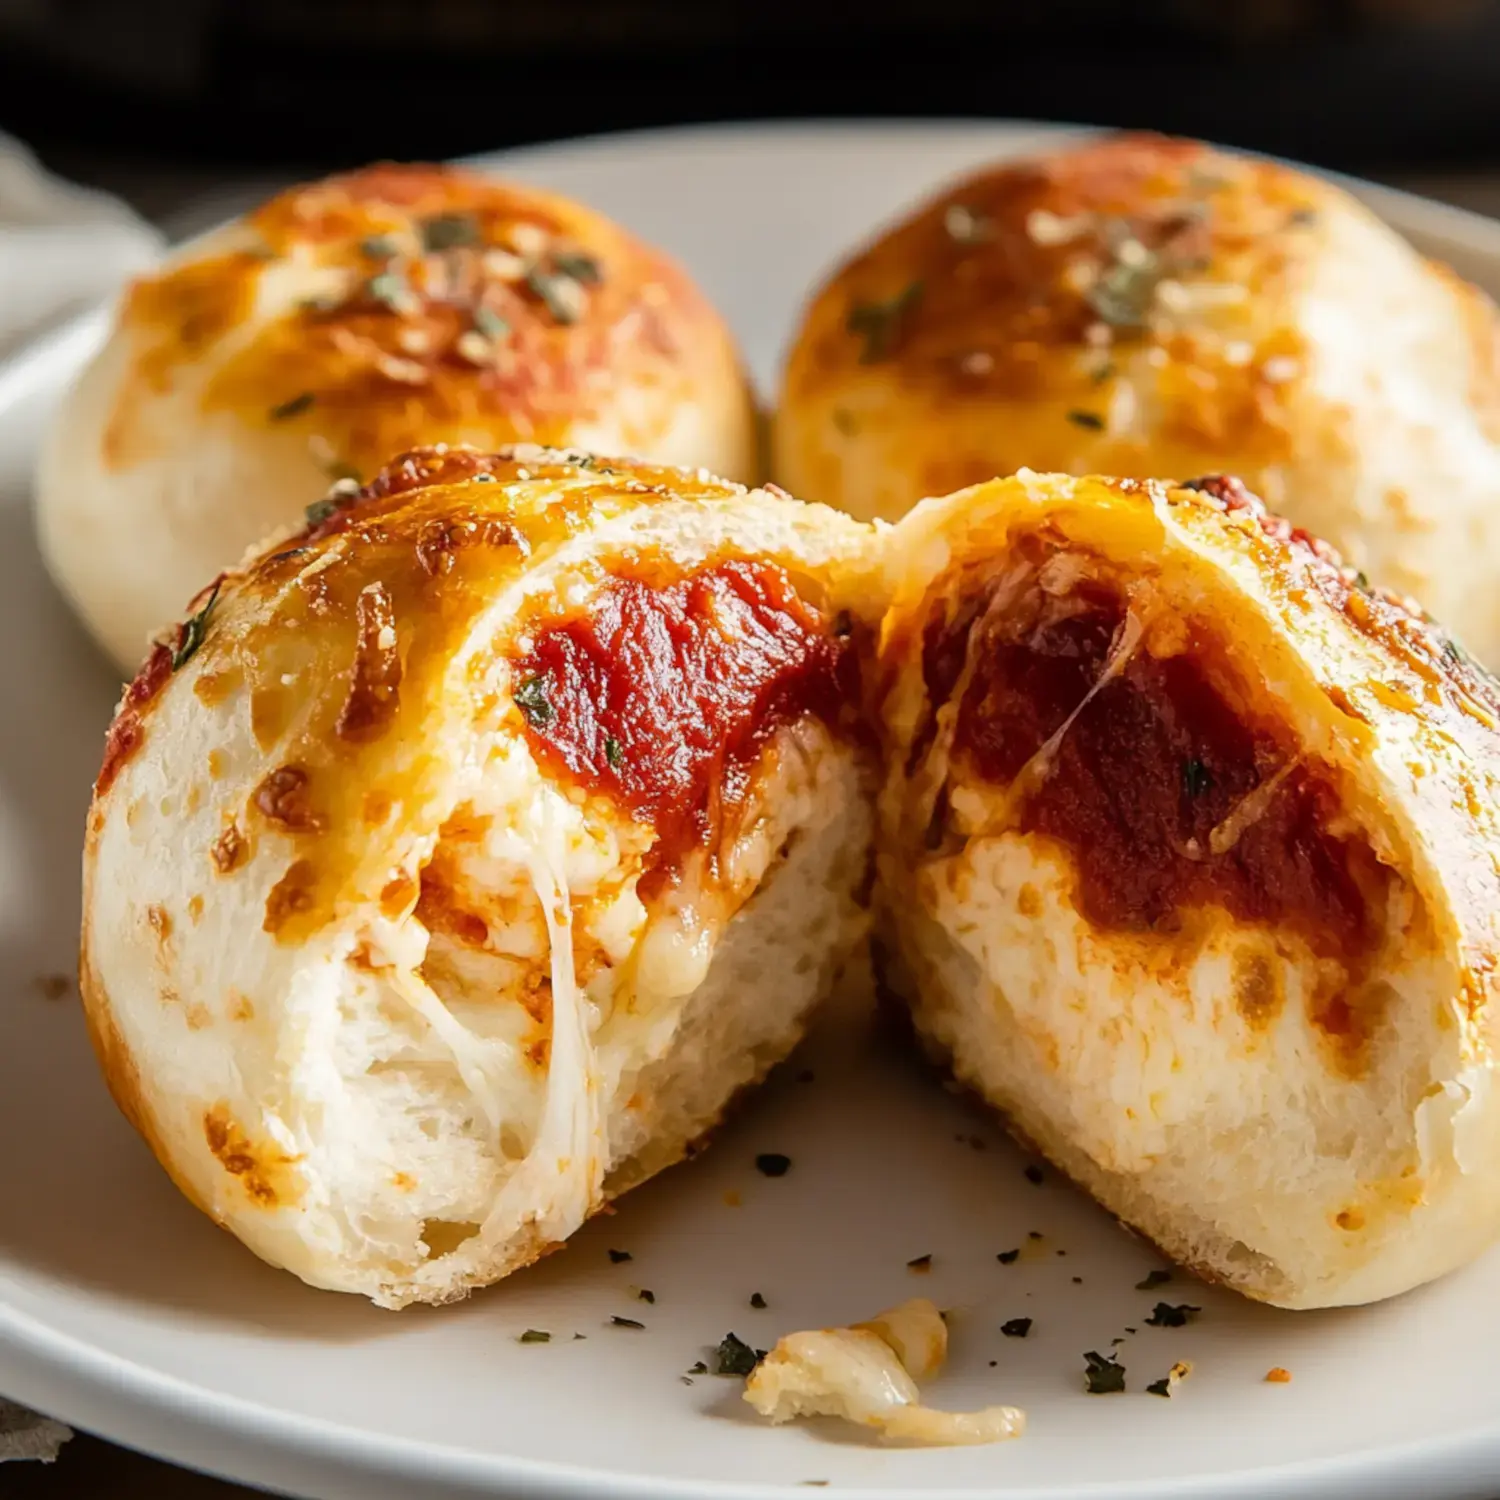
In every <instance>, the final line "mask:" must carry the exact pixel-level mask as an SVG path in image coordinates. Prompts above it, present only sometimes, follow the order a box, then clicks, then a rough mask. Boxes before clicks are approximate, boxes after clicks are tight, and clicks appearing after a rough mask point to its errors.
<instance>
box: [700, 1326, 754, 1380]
mask: <svg viewBox="0 0 1500 1500" xmlns="http://www.w3.org/2000/svg"><path fill="white" fill-rule="evenodd" d="M764 1358H765V1355H764V1354H763V1353H762V1351H760V1350H758V1349H752V1348H751V1347H750V1345H749V1344H747V1343H746V1342H745V1341H744V1339H742V1338H740V1337H739V1336H738V1335H737V1334H733V1333H726V1334H725V1335H724V1337H723V1338H722V1339H721V1340H720V1341H719V1347H718V1348H717V1349H715V1350H714V1363H713V1373H714V1374H715V1375H749V1374H752V1373H753V1372H754V1370H755V1367H756V1365H758V1364H759V1363H760V1362H761V1360H762V1359H764Z"/></svg>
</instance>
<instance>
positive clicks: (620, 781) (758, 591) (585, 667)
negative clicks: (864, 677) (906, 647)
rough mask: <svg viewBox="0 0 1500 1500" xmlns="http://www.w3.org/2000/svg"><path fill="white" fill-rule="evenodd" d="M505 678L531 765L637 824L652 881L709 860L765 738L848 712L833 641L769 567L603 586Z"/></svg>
mask: <svg viewBox="0 0 1500 1500" xmlns="http://www.w3.org/2000/svg"><path fill="white" fill-rule="evenodd" d="M514 670H515V679H514V681H515V688H514V693H515V698H516V703H517V706H518V707H519V708H520V709H521V712H522V715H523V717H524V718H525V720H526V725H527V731H528V734H529V737H530V739H531V743H532V746H533V748H534V750H535V751H536V752H537V754H538V756H539V758H540V759H541V760H542V762H543V764H544V765H547V766H548V767H549V768H550V769H552V770H553V771H554V772H557V771H562V772H565V773H566V774H567V775H568V776H570V777H571V778H572V779H573V780H574V781H575V782H577V783H579V784H581V785H583V786H584V787H586V788H587V789H589V790H590V791H596V792H601V793H604V794H606V795H608V796H609V797H611V798H613V799H614V801H615V802H616V803H617V804H618V805H620V806H622V807H623V808H625V809H626V810H627V811H628V812H629V813H630V815H631V816H632V817H633V818H635V819H637V820H638V821H640V822H644V823H649V824H650V825H651V826H652V827H653V828H654V829H655V830H656V834H657V839H656V843H655V845H654V846H653V848H652V851H651V856H650V864H651V866H652V867H653V868H654V869H655V870H656V871H659V872H663V873H664V874H667V875H670V874H672V873H675V871H676V870H677V869H678V868H679V867H680V863H681V860H682V857H683V856H684V855H685V854H686V853H687V852H688V851H689V850H691V849H693V848H704V849H707V850H708V851H709V852H710V853H712V852H713V851H714V850H715V849H716V848H717V846H718V844H719V841H720V836H721V834H722V831H723V829H724V828H725V826H726V823H727V822H730V821H732V817H731V815H732V814H733V813H734V812H735V811H736V810H737V808H738V807H739V805H740V804H741V803H742V802H743V800H744V797H745V793H746V791H747V790H748V786H749V781H750V776H751V772H752V770H753V768H754V766H755V764H756V761H757V760H758V759H759V757H760V754H761V752H762V750H763V749H764V747H765V745H766V742H767V741H768V740H769V739H770V738H771V736H772V735H773V734H775V733H776V731H777V730H778V729H780V728H782V727H783V726H784V725H788V724H791V723H794V722H796V721H798V720H800V719H802V718H804V717H805V716H807V715H815V716H817V717H818V718H820V719H822V720H823V721H824V722H825V723H827V724H829V725H830V726H837V725H839V724H840V723H842V721H843V719H844V716H845V715H846V714H847V713H848V712H849V711H850V710H849V708H848V705H850V704H852V703H854V701H855V692H854V688H855V683H854V680H853V679H854V672H855V658H854V653H853V651H852V649H851V642H850V640H849V638H848V634H847V632H844V631H841V630H840V629H838V628H836V627H835V624H834V622H833V621H831V620H830V619H828V618H827V617H825V616H824V615H823V614H822V613H821V612H820V611H818V610H816V609H814V608H813V607H812V606H810V605H809V604H808V603H807V602H806V601H804V600H803V599H802V598H800V597H799V596H798V594H797V593H796V591H795V589H794V588H793V586H792V582H791V580H790V579H789V578H788V577H787V575H786V573H785V572H784V571H783V570H782V569H781V568H779V567H776V566H775V565H774V564H770V563H759V562H746V561H729V562H723V563H719V564H717V565H714V566H711V567H708V568H705V569H703V570H702V571H699V572H695V573H693V574H691V575H689V576H687V577H682V578H677V579H675V580H673V581H671V582H669V583H659V582H656V581H648V580H647V579H646V578H644V577H640V576H630V575H621V576H616V577H613V578H611V579H609V580H608V581H607V582H606V583H605V584H604V585H603V586H602V587H601V588H600V589H599V590H598V591H597V592H596V593H595V594H594V596H593V597H592V599H591V600H590V601H589V605H588V608H587V609H586V610H585V611H583V612H581V613H579V614H577V615H574V616H570V617H568V618H566V619H563V620H559V621H558V622H556V623H553V624H549V625H547V626H545V627H544V628H542V629H541V630H539V631H538V632H537V633H536V634H535V636H534V637H533V639H532V643H531V649H530V650H529V651H528V652H527V653H526V654H525V655H524V656H523V657H521V658H520V659H519V660H518V661H516V662H515V663H514Z"/></svg>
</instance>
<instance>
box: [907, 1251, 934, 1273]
mask: <svg viewBox="0 0 1500 1500" xmlns="http://www.w3.org/2000/svg"><path fill="white" fill-rule="evenodd" d="M906 1269H907V1270H908V1271H916V1272H918V1273H919V1274H920V1273H921V1272H923V1271H930V1270H931V1269H932V1257H931V1256H930V1255H917V1256H913V1257H912V1259H911V1260H909V1261H907V1263H906Z"/></svg>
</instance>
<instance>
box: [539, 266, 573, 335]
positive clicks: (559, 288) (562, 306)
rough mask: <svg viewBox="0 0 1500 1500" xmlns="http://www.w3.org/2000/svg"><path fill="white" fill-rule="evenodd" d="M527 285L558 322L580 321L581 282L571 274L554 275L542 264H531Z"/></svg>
mask: <svg viewBox="0 0 1500 1500" xmlns="http://www.w3.org/2000/svg"><path fill="white" fill-rule="evenodd" d="M526 287H527V290H528V291H530V292H531V294H532V295H533V296H534V297H536V298H537V299H538V300H539V301H540V302H541V303H542V305H543V306H544V307H545V308H546V309H547V311H548V312H549V313H551V314H552V317H553V319H554V320H555V321H556V322H558V323H562V324H569V323H576V322H577V321H578V316H579V314H580V313H581V312H582V311H583V309H582V306H581V305H580V300H579V299H580V294H579V283H578V282H577V281H575V280H574V279H573V278H572V277H571V276H560V275H553V274H552V273H551V272H549V271H544V270H543V269H542V268H541V267H540V266H530V267H528V268H527V271H526Z"/></svg>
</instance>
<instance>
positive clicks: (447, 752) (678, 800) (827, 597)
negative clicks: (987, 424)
mask: <svg viewBox="0 0 1500 1500" xmlns="http://www.w3.org/2000/svg"><path fill="white" fill-rule="evenodd" d="M869 540H870V538H869V535H868V533H867V530H866V528H864V527H862V526H860V525H858V524H857V523H855V522H853V521H851V520H849V519H848V518H847V517H844V516H841V515H838V514H836V513H834V512H831V511H827V510H824V509H822V508H821V507H816V506H804V505H801V504H799V503H797V502H795V501H792V500H791V499H789V498H787V497H786V496H784V495H781V494H771V493H767V492H747V491H745V490H743V489H741V488H738V487H737V486H734V485H730V484H727V483H724V482H722V481H719V480H715V479H711V478H709V477H707V476H705V475H703V474H701V473H700V474H696V475H695V474H690V473H687V472H685V471H681V470H673V469H666V468H654V467H649V466H646V465H644V464H640V463H634V462H626V461H604V460H597V459H589V458H585V457H583V456H582V455H576V454H575V455H570V454H565V453H558V452H553V451H546V450H542V449H538V448H525V447H517V448H513V449H510V450H507V451H505V452H502V453H500V454H498V455H490V456H485V455H480V454H477V453H474V452H468V451H451V452H450V451H443V450H426V451H423V452H418V453H416V454H412V455H408V456H407V457H406V458H404V459H403V460H401V461H400V462H399V463H398V464H396V465H395V466H394V467H392V468H391V469H388V470H387V471H385V472H384V473H382V474H381V475H380V476H379V477H378V478H377V479H376V480H375V481H374V483H373V484H371V485H370V486H369V487H368V488H366V489H365V490H363V491H362V492H360V493H359V494H358V495H357V496H353V497H350V496H335V497H334V498H333V499H332V500H330V501H329V502H328V503H327V504H326V505H324V506H320V507H318V508H317V509H316V510H315V512H314V515H313V518H312V520H311V523H310V524H309V526H308V527H307V528H306V529H304V530H303V532H302V533H300V534H299V535H297V536H295V537H293V538H292V539H291V540H289V541H287V542H285V543H283V544H282V545H280V546H278V547H274V548H270V549H268V550H266V551H264V552H263V553H261V554H260V555H259V556H258V557H255V558H252V559H250V560H248V561H247V562H246V564H245V566H244V567H243V568H242V569H240V570H239V571H236V572H232V573H229V574H227V575H225V576H223V577H221V578H220V579H219V580H218V581H217V582H216V583H215V584H214V585H213V586H212V587H211V588H209V589H207V590H205V591H204V592H203V593H201V594H200V595H199V596H198V598H197V599H196V600H195V601H194V603H193V606H192V608H193V613H192V615H191V616H190V617H189V618H188V619H187V620H186V621H185V622H184V623H183V624H181V625H179V626H177V627H175V628H174V629H173V630H171V631H170V632H169V633H168V634H167V636H166V637H165V639H164V641H163V642H162V643H161V644H159V645H158V646H157V647H156V649H155V651H154V652H153V653H152V655H151V657H150V659H149V660H148V662H147V663H146V665H145V667H144V668H143V670H142V672H141V674H140V675H139V676H138V677H137V678H136V680H135V681H134V682H133V683H132V684H131V686H130V687H129V688H128V689H127V691H126V693H125V696H124V699H123V701H122V703H121V706H120V710H119V713H118V715H117V717H116V719H115V722H114V725H113V727H112V729H111V730H110V735H109V743H108V747H107V750H106V753H105V758H104V764H103V768H102V770H101V771H100V774H99V780H98V783H97V785H96V787H95V792H94V801H93V807H92V810H91V812H90V815H89V822H88V834H87V848H86V853H85V890H84V926H83V954H82V988H83V995H84V1002H85V1006H86V1009H87V1012H88V1017H89V1022H90V1026H91V1029H92V1032H93V1036H94V1040H95V1043H96V1047H97V1050H98V1054H99V1057H100V1060H101V1062H102V1064H103V1067H104V1071H105V1073H106V1075H107V1077H108V1080H109V1083H110V1085H111V1087H112V1089H113V1091H114V1093H115V1096H116V1098H117V1100H118V1102H119V1103H120V1105H121V1107H122V1108H123V1109H124V1111H125V1112H126V1114H127V1115H129V1117H130V1118H131V1119H132V1120H133V1122H134V1123H135V1125H136V1126H137V1128H138V1129H139V1130H140V1131H141V1133H142V1134H143V1135H144V1136H145V1138H146V1140H147V1141H148V1142H149V1143H150V1144H151V1146H152V1148H153V1150H154V1151H155V1152H156V1154H157V1156H158V1157H159V1158H160V1160H161V1162H162V1164H163V1165H164V1166H165V1167H166V1168H167V1170H168V1171H169V1172H170V1173H171V1174H172V1176H173V1178H174V1179H175V1180H176V1182H177V1184H178V1186H179V1187H180V1188H181V1189H182V1190H183V1192H185V1193H186V1194H187V1195H188V1197H189V1198H191V1199H192V1200H193V1201H194V1202H195V1203H197V1204H198V1205H199V1206H200V1207H201V1208H202V1209H203V1210H204V1211H205V1212H207V1213H209V1214H210V1215H212V1217H213V1218H214V1219H215V1220H216V1221H217V1222H218V1223H220V1224H222V1225H223V1226H224V1227H226V1228H227V1229H230V1230H232V1231H233V1232H234V1233H235V1234H236V1235H238V1236H239V1237H240V1238H241V1239H242V1240H243V1241H244V1242H245V1243H246V1244H247V1245H249V1246H250V1248H251V1249H252V1250H254V1251H255V1252H256V1253H257V1254H258V1255H260V1256H262V1257H263V1258H265V1259H266V1260H268V1261H270V1262H272V1263H273V1264H275V1265H279V1266H284V1267H286V1268H287V1269H288V1270H290V1271H293V1272H295V1273H296V1274H297V1275H298V1276H300V1277H302V1278H303V1279H304V1280H305V1281H308V1282H311V1283H312V1284H314V1285H316V1286H321V1287H330V1288H334V1289H337V1290H340V1291H349V1292H362V1293H364V1294H365V1295H367V1296H369V1297H371V1298H372V1299H374V1300H375V1301H376V1302H378V1303H380V1304H382V1305H383V1306H387V1307H399V1306H401V1305H402V1304H404V1303H408V1302H413V1301H426V1302H441V1301H444V1300H447V1299H450V1298H453V1297H457V1296H460V1295H462V1294H463V1293H465V1292H467V1291H468V1290H469V1289H470V1288H473V1287H476V1286H482V1285H484V1284H486V1283H488V1282H492V1281H494V1280H496V1279H497V1278H499V1277H501V1276H504V1275H506V1274H507V1273H508V1272H510V1271H512V1270H514V1269H515V1268H517V1267H518V1266H523V1265H525V1264H527V1263H528V1262H529V1261H532V1260H534V1259H535V1258H536V1257H537V1256H539V1255H541V1254H542V1253H543V1252H544V1251H546V1250H548V1249H550V1248H552V1247H554V1246H556V1245H558V1244H560V1243H561V1242H562V1241H563V1240H565V1239H567V1237H568V1236H569V1235H570V1234H571V1233H572V1232H573V1231H574V1230H575V1229H576V1228H577V1227H578V1226H579V1224H580V1223H582V1222H583V1220H584V1219H585V1218H587V1217H588V1215H590V1214H591V1213H593V1212H595V1211H596V1210H597V1209H598V1208H599V1207H600V1206H601V1205H602V1204H604V1203H605V1202H607V1201H608V1200H609V1199H611V1198H612V1197H614V1196H615V1195H617V1194H618V1193H620V1192H622V1191H624V1190H625V1189H626V1188H628V1187H630V1186H631V1185H632V1184H634V1183H636V1182H639V1181H641V1180H642V1179H643V1178H646V1177H649V1176H650V1175H651V1174H653V1173H654V1172H656V1171H658V1170H659V1169H661V1168H662V1167H664V1166H666V1165H668V1164H669V1163H671V1162H673V1161H676V1160H677V1159H678V1158H680V1157H681V1156H683V1155H684V1154H685V1153H686V1152H687V1151H688V1150H689V1148H690V1147H691V1146H692V1144H693V1142H694V1141H696V1140H697V1139H698V1138H699V1137H700V1136H701V1135H702V1134H703V1133H704V1132H705V1131H706V1130H707V1129H708V1128H709V1127H710V1126H711V1125H713V1124H714V1122H715V1121H716V1120H717V1119H718V1118H719V1116H720V1114H721V1112H722V1111H723V1109H724V1107H725V1105H726V1104H727V1103H728V1101H729V1099H730V1098H731V1096H732V1095H734V1094H735V1093H736V1092H737V1091H739V1090H740V1089H743V1088H745V1087H746V1086H747V1085H750V1084H752V1083H754V1082H755V1081H756V1080H757V1079H758V1078H760V1077H761V1076H762V1075H763V1074H764V1073H765V1071H766V1070H767V1069H768V1068H769V1067H770V1066H771V1065H772V1064H773V1063H775V1062H776V1061H777V1060H778V1059H780V1058H781V1057H782V1056H783V1055H784V1054H785V1053H786V1052H787V1051H788V1050H789V1049H790V1048H791V1046H792V1045H793V1043H794V1042H795V1041H796V1040H797V1038H798V1036H799V1035H800V1033H801V1031H802V1029H803V1023H804V1019H805V1017H806V1016H807V1014H808V1011H809V1009H810V1008H811V1006H812V1005H813V1004H814V1002H815V1001H816V1000H817V999H818V998H819V997H820V995H821V994H822V993H823V992H824V990H825V989H826V988H827V986H828V985H829V983H830V982H831V979H832V976H833V974H834V972H835V970H836V969H837V968H838V966H839V964H840V963H841V961H842V959H843V958H844V956H845V955H846V954H847V953H848V951H849V950H850V948H851V946H852V944H853V943H854V942H855V941H856V940H857V938H858V937H859V935H860V934H861V932H862V931H863V919H862V913H861V909H860V907H859V905H858V903H857V901H856V892H857V890H858V889H859V888H860V887H861V886H862V885H863V883H864V882H865V880H866V877H867V867H868V843H869V834H870V822H871V811H870V809H871V804H872V791H873V788H872V787H871V786H870V785H869V784H868V765H867V761H868V747H867V743H866V740H865V738H864V736H863V732H862V731H861V730H860V729H859V728H858V726H857V725H854V724H852V723H851V718H852V714H853V708H852V705H853V704H854V703H855V702H856V701H857V698H858V691H857V686H858V685H857V683H856V682H855V681H854V680H853V677H852V674H853V672H854V671H855V661H854V650H855V647H854V642H855V639H856V637H857V636H859V634H860V633H861V632H862V631H863V632H865V633H866V634H868V633H869V632H870V630H872V629H873V626H872V625H870V624H869V622H870V621H871V620H873V618H874V609H873V606H872V605H871V604H870V602H869V597H868V594H867V585H866V582H865V580H866V578H867V577H868V576H869V573H870V569H869V566H868V543H869Z"/></svg>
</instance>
